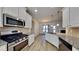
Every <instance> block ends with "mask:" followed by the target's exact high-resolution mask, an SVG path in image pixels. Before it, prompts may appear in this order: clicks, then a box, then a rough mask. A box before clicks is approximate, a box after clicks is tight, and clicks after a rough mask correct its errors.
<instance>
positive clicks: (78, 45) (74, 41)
mask: <svg viewBox="0 0 79 59" xmlns="http://www.w3.org/2000/svg"><path fill="white" fill-rule="evenodd" d="M56 35H57V36H58V37H60V38H61V39H63V40H64V41H66V42H68V43H69V44H70V45H72V51H73V50H74V49H76V50H77V51H78V50H79V38H76V37H73V36H69V35H66V34H62V33H57V34H56Z"/></svg>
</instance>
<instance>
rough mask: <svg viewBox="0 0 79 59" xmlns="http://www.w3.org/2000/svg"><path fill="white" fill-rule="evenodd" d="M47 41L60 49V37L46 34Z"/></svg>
mask: <svg viewBox="0 0 79 59" xmlns="http://www.w3.org/2000/svg"><path fill="white" fill-rule="evenodd" d="M45 39H46V40H47V41H48V42H49V43H51V44H53V45H54V46H56V47H57V48H59V39H58V36H56V35H55V34H49V33H46V34H45Z"/></svg>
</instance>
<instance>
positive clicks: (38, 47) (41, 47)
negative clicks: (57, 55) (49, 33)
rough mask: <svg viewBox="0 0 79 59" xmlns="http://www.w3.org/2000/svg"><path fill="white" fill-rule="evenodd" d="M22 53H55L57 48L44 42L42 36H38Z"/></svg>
mask: <svg viewBox="0 0 79 59" xmlns="http://www.w3.org/2000/svg"><path fill="white" fill-rule="evenodd" d="M22 51H57V48H56V47H54V46H53V45H51V44H50V43H48V42H47V41H45V37H44V35H40V36H38V37H37V38H36V39H35V41H34V43H33V44H32V45H31V46H30V47H28V46H27V47H25V48H23V49H22Z"/></svg>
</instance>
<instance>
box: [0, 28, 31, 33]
mask: <svg viewBox="0 0 79 59" xmlns="http://www.w3.org/2000/svg"><path fill="white" fill-rule="evenodd" d="M12 30H18V31H21V32H23V33H24V34H29V33H30V32H31V30H30V29H29V28H17V27H2V28H0V32H5V31H12Z"/></svg>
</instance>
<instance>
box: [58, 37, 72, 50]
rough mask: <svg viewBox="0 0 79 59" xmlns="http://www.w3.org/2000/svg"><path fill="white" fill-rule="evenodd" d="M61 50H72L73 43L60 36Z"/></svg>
mask: <svg viewBox="0 0 79 59" xmlns="http://www.w3.org/2000/svg"><path fill="white" fill-rule="evenodd" d="M59 40H60V44H59V51H72V45H71V44H69V43H68V42H66V41H65V40H63V39H62V38H60V37H59Z"/></svg>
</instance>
